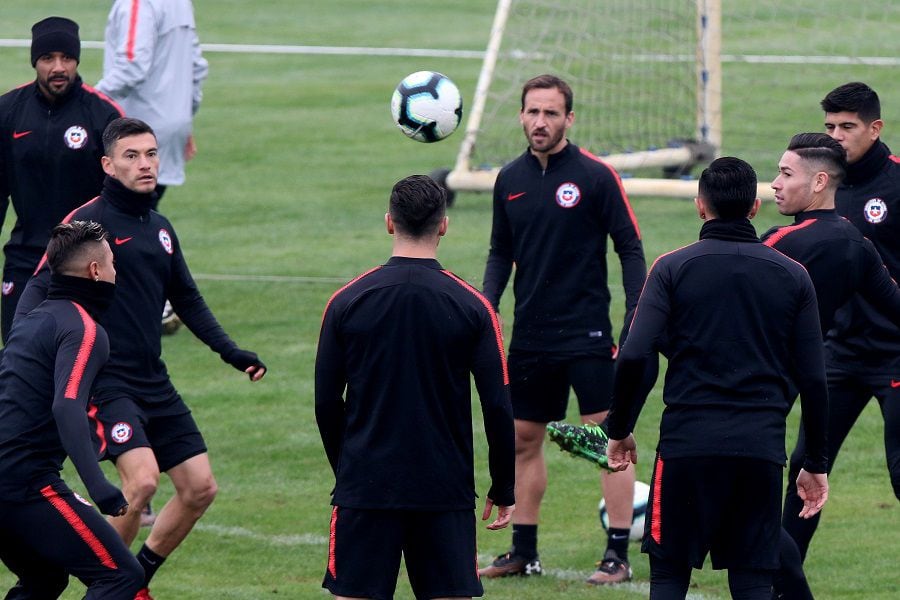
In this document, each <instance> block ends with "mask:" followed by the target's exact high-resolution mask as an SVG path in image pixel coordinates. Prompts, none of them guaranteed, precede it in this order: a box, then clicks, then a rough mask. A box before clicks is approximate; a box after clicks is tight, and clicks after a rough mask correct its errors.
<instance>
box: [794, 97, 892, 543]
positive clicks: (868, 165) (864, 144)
mask: <svg viewBox="0 0 900 600" xmlns="http://www.w3.org/2000/svg"><path fill="white" fill-rule="evenodd" d="M821 106H822V109H823V110H824V111H825V130H826V133H827V134H828V135H829V136H831V137H832V138H834V139H835V140H837V141H838V142H839V143H840V144H841V146H843V148H844V149H845V150H846V151H847V162H848V166H847V176H846V177H845V179H844V180H843V182H841V185H840V186H839V187H838V189H837V192H836V195H835V211H836V212H837V214H838V215H840V216H841V217H844V218H846V219H847V220H849V221H850V222H851V223H852V224H853V225H855V226H856V228H857V229H859V231H860V232H861V233H862V235H864V236H865V237H866V238H867V239H868V240H870V241H871V242H872V244H873V245H874V246H875V249H876V250H878V253H879V254H880V255H881V259H882V260H883V261H884V264H885V266H887V269H888V271H889V273H890V275H891V277H892V278H893V279H894V280H895V281H897V280H900V158H897V157H896V156H893V155H892V154H891V151H890V149H889V148H888V147H887V145H885V143H884V142H882V141H881V139H880V134H881V130H882V128H883V126H884V122H883V121H882V119H881V102H880V100H879V98H878V94H877V93H876V92H875V91H874V90H873V89H872V88H870V87H869V86H868V85H866V84H865V83H862V82H851V83H846V84H844V85H841V86H838V87H836V88H835V89H833V90H832V91H830V92H829V93H828V94H827V95H826V96H825V98H824V99H823V100H822V102H821ZM825 348H826V352H825V362H826V368H827V372H828V396H829V419H828V459H829V468H833V467H834V463H835V461H836V459H837V455H838V452H839V451H840V448H841V445H842V444H843V442H844V440H845V439H846V437H847V435H848V434H849V433H850V429H851V428H852V427H853V424H854V423H855V422H856V420H857V418H858V417H859V415H860V414H861V413H862V411H863V409H864V408H865V407H866V405H867V404H868V403H869V400H870V399H871V398H872V397H873V396H874V397H875V398H876V399H877V400H878V404H879V406H880V408H881V414H882V417H883V418H884V447H885V455H886V458H887V461H886V462H887V467H888V471H889V473H890V479H891V485H892V487H893V490H894V495H895V496H896V497H897V498H898V499H900V326H898V325H897V324H896V323H894V322H892V321H891V319H890V317H888V316H887V313H885V312H883V311H882V310H880V309H879V308H878V307H876V306H873V304H872V303H871V300H870V299H867V298H863V297H861V296H859V295H857V296H855V297H854V298H853V299H851V301H850V302H849V303H848V304H847V305H845V306H844V307H842V308H841V309H840V310H839V311H838V312H837V314H836V315H835V319H834V326H833V328H832V329H831V330H830V331H829V332H828V333H827V339H826V342H825ZM805 443H806V440H804V439H803V438H801V439H800V440H798V443H797V446H796V448H795V449H794V452H793V453H792V455H791V464H790V471H789V472H790V473H791V474H794V473H796V472H797V470H798V469H799V466H798V459H799V457H800V456H801V455H802V453H803V451H804V445H805ZM790 481H791V477H790V476H789V477H788V483H789V484H790ZM800 504H801V500H800V498H798V496H797V493H796V491H795V490H794V488H793V486H791V485H789V487H788V490H787V494H786V497H785V504H784V507H785V509H784V521H783V522H784V527H785V529H787V530H788V532H789V533H790V534H791V536H792V537H793V538H794V540H796V542H797V545H798V546H799V548H800V553H801V556H803V557H804V558H805V557H806V553H807V550H808V549H809V543H810V541H811V540H812V537H813V534H814V533H815V530H816V527H817V526H818V522H819V516H816V517H815V518H813V519H810V520H800V519H797V518H796V516H795V515H796V512H797V511H798V506H800Z"/></svg>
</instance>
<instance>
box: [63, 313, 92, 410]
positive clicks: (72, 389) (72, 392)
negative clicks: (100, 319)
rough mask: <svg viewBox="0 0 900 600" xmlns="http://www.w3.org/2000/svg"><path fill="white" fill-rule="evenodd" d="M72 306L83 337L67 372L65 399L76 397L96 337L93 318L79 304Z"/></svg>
mask: <svg viewBox="0 0 900 600" xmlns="http://www.w3.org/2000/svg"><path fill="white" fill-rule="evenodd" d="M72 306H74V307H75V309H76V310H77V311H78V315H79V316H80V317H81V322H82V323H83V324H84V337H82V338H81V346H79V348H78V354H77V355H76V356H75V364H74V365H72V372H71V373H69V382H68V383H67V384H66V399H68V400H75V399H76V398H78V388H79V386H80V385H81V380H82V378H84V369H85V367H87V363H88V359H89V358H90V357H91V351H92V350H93V349H94V341H95V340H96V339H97V324H96V323H94V320H93V319H92V318H91V317H90V315H88V314H87V311H86V310H84V309H83V308H82V307H81V305H80V304H77V303H75V302H72Z"/></svg>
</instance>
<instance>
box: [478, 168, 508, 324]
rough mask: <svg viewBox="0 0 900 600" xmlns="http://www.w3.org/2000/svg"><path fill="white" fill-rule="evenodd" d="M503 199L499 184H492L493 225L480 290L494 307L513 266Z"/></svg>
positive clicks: (497, 308)
mask: <svg viewBox="0 0 900 600" xmlns="http://www.w3.org/2000/svg"><path fill="white" fill-rule="evenodd" d="M504 202H505V200H504V199H503V197H502V192H501V191H500V186H498V185H494V204H493V206H494V212H493V225H492V226H491V248H490V251H489V252H488V259H487V265H486V266H485V268H484V279H483V281H482V290H483V291H484V295H485V297H486V298H487V299H488V301H489V302H490V303H491V306H493V307H494V310H499V309H500V297H501V296H502V295H503V290H505V289H506V284H507V283H509V276H510V274H511V273H512V266H513V235H512V228H511V227H510V225H509V219H508V218H507V216H506V209H505V207H504Z"/></svg>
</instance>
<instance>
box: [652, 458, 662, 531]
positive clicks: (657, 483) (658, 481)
mask: <svg viewBox="0 0 900 600" xmlns="http://www.w3.org/2000/svg"><path fill="white" fill-rule="evenodd" d="M662 475H663V459H662V457H661V456H659V455H657V456H656V468H655V469H653V508H652V511H653V512H651V514H650V518H651V522H650V536H651V537H652V538H653V541H654V542H656V543H657V544H661V543H662V542H661V541H660V540H662Z"/></svg>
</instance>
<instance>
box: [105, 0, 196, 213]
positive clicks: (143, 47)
mask: <svg viewBox="0 0 900 600" xmlns="http://www.w3.org/2000/svg"><path fill="white" fill-rule="evenodd" d="M208 73H209V65H208V63H207V62H206V59H205V58H203V55H202V54H201V52H200V41H199V39H198V38H197V26H196V24H195V22H194V7H193V5H192V4H191V0H140V1H139V2H135V1H134V0H116V1H115V2H114V3H113V6H112V9H111V10H110V12H109V17H108V20H107V22H106V32H105V38H104V51H103V78H102V79H101V80H100V81H99V82H98V83H97V89H99V90H101V91H102V92H104V93H105V94H108V95H109V96H110V97H112V98H113V99H115V100H116V101H117V102H118V103H119V104H121V105H122V108H123V109H124V110H125V113H126V114H127V115H128V116H129V117H134V118H136V119H140V120H142V121H144V122H145V123H147V124H148V125H150V127H152V128H153V131H154V132H155V133H156V137H157V140H159V178H158V180H157V187H156V191H157V193H158V195H159V197H158V198H157V200H156V203H158V202H159V199H160V198H162V196H163V193H164V192H165V190H166V188H167V187H168V186H170V185H181V184H183V183H184V163H185V161H186V160H190V159H191V158H193V157H194V155H195V154H196V152H197V148H196V145H195V144H194V136H193V134H192V129H193V118H194V115H195V114H196V112H197V110H198V109H199V108H200V101H201V100H202V98H203V91H202V88H201V86H202V84H203V81H204V80H205V79H206V76H207V74H208ZM156 203H154V205H153V208H156V206H157V204H156Z"/></svg>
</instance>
